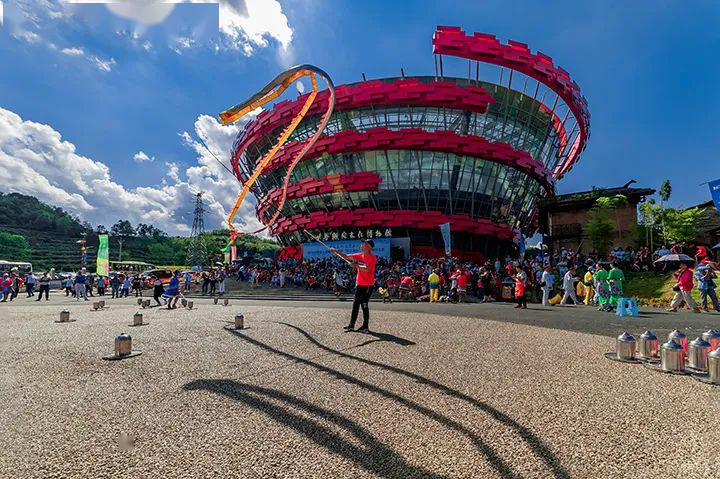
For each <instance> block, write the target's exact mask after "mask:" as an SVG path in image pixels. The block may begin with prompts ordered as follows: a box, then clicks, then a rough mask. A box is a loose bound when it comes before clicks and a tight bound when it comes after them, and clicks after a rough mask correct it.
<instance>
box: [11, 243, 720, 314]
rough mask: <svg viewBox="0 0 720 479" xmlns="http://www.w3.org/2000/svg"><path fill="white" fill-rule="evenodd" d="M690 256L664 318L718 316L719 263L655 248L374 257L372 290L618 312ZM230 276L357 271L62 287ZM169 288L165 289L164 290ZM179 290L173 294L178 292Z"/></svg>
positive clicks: (116, 294) (157, 285) (326, 265)
mask: <svg viewBox="0 0 720 479" xmlns="http://www.w3.org/2000/svg"><path fill="white" fill-rule="evenodd" d="M673 253H676V254H687V255H688V256H690V257H691V258H693V259H694V260H695V262H696V265H695V268H694V269H691V268H690V267H688V265H687V264H686V263H681V264H679V265H672V266H671V267H676V268H677V271H676V272H675V273H674V278H675V283H674V286H673V292H674V298H673V300H672V302H671V305H670V308H669V310H670V311H677V309H678V308H679V307H680V306H681V305H683V304H686V305H687V306H688V307H689V308H690V309H691V310H693V311H698V312H699V311H701V310H704V311H709V308H710V307H713V308H714V309H715V310H716V311H720V305H719V304H718V298H717V294H716V292H715V290H716V284H715V281H714V280H715V278H716V271H717V270H718V265H717V263H714V262H713V257H712V251H711V250H709V249H708V248H706V247H703V246H700V247H695V246H693V245H681V244H678V245H671V247H669V248H666V247H665V246H661V247H660V248H658V249H657V250H655V251H650V250H649V249H648V248H640V249H638V250H636V251H629V250H624V249H623V248H619V247H616V248H613V250H612V252H611V253H610V255H609V257H607V258H602V259H601V258H598V257H597V256H596V255H592V254H591V255H585V254H582V253H579V252H573V251H572V250H565V249H563V250H561V251H559V252H558V253H556V254H555V255H553V256H550V255H548V254H547V253H545V254H544V255H540V254H538V255H536V256H532V255H531V256H528V257H525V258H523V259H513V258H510V257H509V256H507V257H505V258H504V259H495V260H494V261H485V262H484V263H482V264H476V263H472V262H467V261H459V260H457V259H454V258H445V257H443V258H427V257H422V256H412V257H410V258H408V259H406V260H401V261H387V260H385V259H383V258H378V261H377V264H376V267H375V290H376V291H377V293H378V294H379V295H380V296H381V297H382V298H383V301H386V302H392V301H393V300H407V301H427V302H433V303H439V302H468V301H473V302H490V301H500V300H506V301H516V302H517V305H516V307H517V308H527V304H528V302H537V303H541V304H543V305H546V306H554V305H565V304H576V305H580V304H584V305H594V306H597V307H598V309H601V310H605V311H611V310H614V308H615V306H616V304H617V301H618V299H619V298H621V297H623V294H624V289H623V283H624V282H625V273H624V272H625V271H633V272H639V271H647V270H650V269H653V268H655V269H661V270H663V271H666V272H668V273H669V272H670V271H667V268H668V265H671V263H665V264H663V265H658V264H657V263H655V262H656V261H657V260H658V259H659V258H661V257H663V256H665V255H668V254H673ZM230 278H234V279H235V280H236V281H239V282H244V283H247V285H248V287H249V288H255V287H257V286H258V285H266V286H271V287H277V288H287V287H295V288H304V289H306V290H324V291H328V292H332V294H335V295H336V296H340V295H342V294H345V293H351V292H352V291H354V289H355V287H356V285H355V272H354V271H353V269H352V268H351V267H350V266H349V265H348V264H347V263H346V262H344V261H342V260H340V259H338V258H333V259H323V260H305V261H301V260H285V261H278V262H271V261H264V262H261V263H257V264H242V263H236V264H234V265H223V266H218V267H215V268H210V269H208V270H206V271H203V272H200V273H194V272H193V271H174V272H173V274H172V278H170V281H169V283H167V278H164V279H161V278H158V277H155V276H151V275H141V274H121V273H118V274H111V275H110V276H98V275H95V274H87V273H86V272H85V271H84V270H80V271H78V272H77V273H75V274H72V275H67V276H65V277H63V278H62V279H61V288H62V290H63V291H64V293H65V296H72V297H74V298H76V300H77V301H80V300H81V299H83V300H85V301H88V300H89V297H93V296H95V295H97V296H106V295H109V296H110V297H111V298H121V297H127V296H130V295H135V296H143V295H144V294H145V293H144V291H145V292H147V290H152V296H153V298H154V300H155V302H156V304H157V305H158V306H160V305H161V304H163V303H161V300H164V301H165V302H164V304H166V305H168V307H173V305H174V303H173V301H172V300H173V299H174V300H175V301H174V302H175V303H176V302H177V297H178V296H179V295H180V294H191V293H192V294H200V295H210V296H214V295H220V296H222V295H223V294H225V286H226V281H227V280H228V279H230ZM51 279H52V276H51V273H50V272H44V273H42V274H38V275H35V274H34V273H28V274H25V275H23V274H18V273H17V272H16V271H11V272H9V273H4V274H3V276H2V278H0V292H1V293H2V299H0V302H5V301H12V300H14V299H15V298H16V297H17V296H18V294H19V293H20V291H21V290H22V289H23V288H25V292H26V294H27V297H35V296H36V293H37V298H36V301H40V300H41V299H42V297H43V295H44V296H45V300H46V301H47V300H49V295H50V282H51ZM166 283H167V286H166ZM175 288H177V291H175ZM695 288H697V289H698V291H699V293H700V298H701V301H700V304H697V303H696V301H695V300H694V299H693V297H692V294H691V293H692V291H693V289H695Z"/></svg>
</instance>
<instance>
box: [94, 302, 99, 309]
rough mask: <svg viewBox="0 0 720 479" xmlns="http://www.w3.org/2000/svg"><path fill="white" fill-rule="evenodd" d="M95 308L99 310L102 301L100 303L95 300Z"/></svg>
mask: <svg viewBox="0 0 720 479" xmlns="http://www.w3.org/2000/svg"><path fill="white" fill-rule="evenodd" d="M93 309H94V310H95V311H97V310H98V309H100V303H98V302H97V301H96V302H94V303H93Z"/></svg>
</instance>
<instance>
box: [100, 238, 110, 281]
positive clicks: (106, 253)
mask: <svg viewBox="0 0 720 479" xmlns="http://www.w3.org/2000/svg"><path fill="white" fill-rule="evenodd" d="M97 274H98V275H100V276H108V275H109V274H110V248H109V246H108V235H98V251H97Z"/></svg>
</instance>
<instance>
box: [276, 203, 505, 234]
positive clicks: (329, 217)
mask: <svg viewBox="0 0 720 479" xmlns="http://www.w3.org/2000/svg"><path fill="white" fill-rule="evenodd" d="M448 222H449V223H450V224H451V225H452V230H453V231H454V232H466V233H471V234H476V235H486V236H492V237H495V238H498V239H501V240H511V239H512V238H513V237H514V236H515V233H514V232H513V230H512V229H511V228H510V227H509V226H507V225H504V224H499V223H495V222H493V221H491V220H488V219H473V218H470V217H469V216H466V215H446V214H444V213H441V212H439V211H414V210H391V211H376V210H374V209H372V208H359V209H356V210H337V211H332V212H329V213H327V212H325V211H316V212H313V213H310V214H309V215H295V216H291V217H289V218H282V219H280V220H278V222H277V223H276V224H275V226H274V227H273V228H272V234H274V235H278V234H281V233H292V232H294V231H297V230H298V229H309V230H313V229H328V228H340V227H343V226H352V227H358V228H363V227H367V226H378V225H380V226H382V227H383V228H393V227H407V228H417V229H430V230H431V229H435V228H437V227H438V226H439V225H441V224H442V223H448Z"/></svg>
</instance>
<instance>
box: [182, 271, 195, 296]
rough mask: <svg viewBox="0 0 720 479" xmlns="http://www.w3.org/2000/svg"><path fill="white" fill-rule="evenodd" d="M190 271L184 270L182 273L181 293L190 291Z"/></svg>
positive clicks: (191, 276)
mask: <svg viewBox="0 0 720 479" xmlns="http://www.w3.org/2000/svg"><path fill="white" fill-rule="evenodd" d="M192 278H193V275H192V272H191V271H185V274H184V275H183V293H189V292H190V284H191V283H192Z"/></svg>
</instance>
